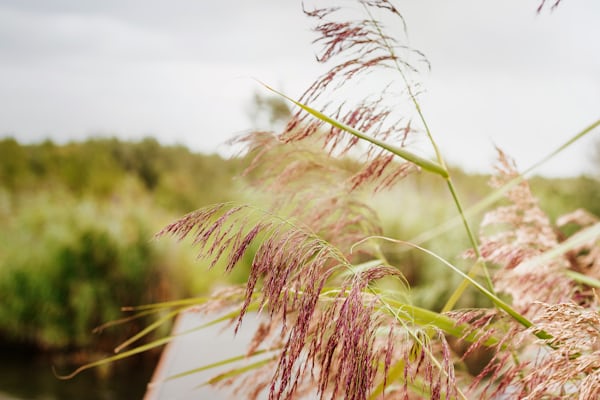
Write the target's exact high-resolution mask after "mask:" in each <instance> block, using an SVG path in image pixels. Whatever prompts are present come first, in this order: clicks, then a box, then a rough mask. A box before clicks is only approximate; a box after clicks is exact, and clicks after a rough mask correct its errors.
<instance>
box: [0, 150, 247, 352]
mask: <svg viewBox="0 0 600 400" xmlns="http://www.w3.org/2000/svg"><path fill="white" fill-rule="evenodd" d="M241 166H242V161H238V160H234V161H226V160H224V159H222V158H221V157H219V156H216V155H212V156H205V155H199V154H193V153H191V152H190V151H189V150H188V149H186V148H184V147H181V146H173V147H164V146H161V145H159V144H158V142H156V141H155V140H153V139H145V140H143V141H141V142H121V141H119V140H117V139H91V140H88V141H85V142H81V143H69V144H65V145H56V144H53V143H52V142H50V141H47V142H44V143H40V144H33V145H21V144H19V143H18V142H17V141H15V140H14V139H3V140H0V226H2V229H1V230H0V303H1V304H2V307H0V337H2V338H3V339H5V340H9V341H16V342H20V343H21V344H27V345H34V346H37V347H39V348H46V349H63V348H82V347H86V348H96V349H102V350H112V348H113V347H114V346H115V345H116V344H118V343H119V342H120V341H121V340H123V339H125V338H126V337H128V336H129V334H130V333H131V331H132V329H135V327H134V326H130V327H129V328H128V330H127V331H123V330H122V329H121V330H119V329H110V330H108V331H106V332H105V333H104V334H103V335H101V336H97V335H91V332H92V330H93V329H94V328H95V327H97V326H99V325H101V324H103V323H105V322H107V321H111V320H115V319H118V318H121V317H122V316H123V314H122V312H121V307H122V306H127V305H139V304H147V303H153V302H157V301H163V300H169V299H172V298H176V297H181V296H186V295H192V294H196V293H198V291H206V290H208V289H209V288H210V286H211V285H212V284H213V283H214V282H215V281H217V278H216V277H215V275H216V274H205V275H204V276H202V277H195V276H194V277H191V275H192V272H191V271H192V269H193V268H195V267H196V265H195V262H194V257H193V256H192V254H191V252H190V254H178V255H177V256H174V255H173V254H172V253H173V252H172V246H173V243H165V242H162V243H156V242H154V241H152V240H151V239H152V237H153V235H154V233H155V232H157V231H158V230H159V228H160V227H162V226H163V225H164V224H165V223H167V222H169V221H170V220H172V219H175V217H176V216H177V215H179V214H180V213H181V212H184V211H187V210H190V209H193V208H196V207H198V206H202V205H206V204H209V203H215V202H218V201H223V200H224V199H226V198H231V197H236V196H237V195H236V194H235V192H236V189H235V188H234V187H233V186H232V185H231V184H229V182H232V177H233V175H234V174H237V173H239V171H240V170H241ZM179 253H180V252H179ZM238 279H240V280H241V279H245V277H244V278H242V277H239V278H238ZM144 323H147V321H146V322H144V321H140V324H144ZM98 340H99V341H100V342H97V341H98ZM94 341H95V343H93V344H92V342H94Z"/></svg>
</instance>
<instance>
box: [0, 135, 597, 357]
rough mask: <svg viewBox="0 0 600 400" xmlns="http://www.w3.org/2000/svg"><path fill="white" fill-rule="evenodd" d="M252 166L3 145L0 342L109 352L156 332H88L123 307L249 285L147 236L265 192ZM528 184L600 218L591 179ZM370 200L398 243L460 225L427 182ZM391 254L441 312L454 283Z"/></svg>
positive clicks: (469, 192)
mask: <svg viewBox="0 0 600 400" xmlns="http://www.w3.org/2000/svg"><path fill="white" fill-rule="evenodd" d="M246 165H247V160H246V159H243V158H233V159H228V160H226V159H223V158H221V157H220V156H217V155H202V154H195V153H192V152H190V151H189V150H188V149H187V148H185V147H182V146H163V145H160V144H159V143H158V142H156V141H155V140H153V139H144V140H142V141H138V142H124V141H120V140H117V139H92V140H88V141H85V142H79V143H69V144H65V145H57V144H54V143H52V142H50V141H46V142H43V143H39V144H30V145H24V144H20V143H18V142H17V141H15V140H14V139H10V138H8V139H3V140H0V304H1V307H0V341H2V342H4V343H13V344H15V343H17V344H23V345H29V346H35V347H36V348H40V349H45V350H76V349H81V348H87V349H90V348H94V349H96V350H103V351H108V350H111V349H112V348H113V347H114V346H115V345H116V344H117V343H118V341H120V340H123V339H125V338H126V337H128V336H130V335H131V334H132V333H133V332H134V331H137V330H139V329H140V327H143V326H146V325H147V324H148V320H140V321H139V322H138V323H133V324H127V325H126V328H123V329H112V328H111V329H110V330H107V331H106V332H104V333H103V334H102V335H93V334H92V333H91V332H92V330H93V328H95V327H97V326H99V325H101V324H103V323H105V322H107V321H111V320H116V319H118V318H121V317H122V316H123V314H122V313H121V307H122V306H127V305H139V304H147V303H152V302H158V301H164V300H169V299H174V298H181V297H183V296H191V295H196V294H199V293H203V292H206V291H208V290H209V289H210V288H211V286H213V285H215V284H217V283H219V282H224V281H225V280H228V281H232V280H233V281H239V282H242V281H244V278H245V275H244V274H245V271H244V268H240V269H238V270H237V271H236V272H234V273H235V274H237V275H234V276H228V277H224V276H223V273H222V270H221V269H219V268H215V269H213V270H210V271H209V270H208V269H207V268H206V266H204V265H200V264H201V261H198V260H196V259H195V255H194V250H193V248H192V247H191V246H189V245H187V244H186V245H178V244H176V243H175V242H174V241H169V240H167V239H161V240H159V241H155V240H152V239H153V235H154V234H155V233H156V232H157V231H159V230H160V229H161V228H162V227H164V226H165V225H166V224H168V223H169V222H171V221H173V220H174V219H176V218H178V217H180V216H182V215H183V214H184V213H186V212H189V211H192V210H194V209H197V208H199V207H201V206H204V205H207V204H212V203H217V202H223V201H230V200H242V201H248V200H250V201H252V200H253V199H252V196H256V195H257V194H258V193H255V194H254V195H252V194H249V193H251V192H248V191H247V186H246V184H245V182H244V180H243V179H241V178H238V177H239V176H240V175H241V172H242V171H243V169H244V168H245V166H246ZM453 176H454V180H455V183H456V185H457V187H458V189H459V190H460V192H461V194H462V197H463V201H464V202H465V204H466V205H467V207H468V205H472V204H474V203H475V202H477V201H478V200H480V199H481V198H483V197H484V196H485V195H486V194H487V193H489V192H490V189H489V188H488V186H487V184H486V182H487V180H488V177H486V176H482V175H469V174H466V173H464V172H462V171H460V170H456V171H454V175H453ZM531 185H532V188H533V190H534V192H535V193H536V194H537V195H539V196H540V202H541V205H542V208H544V209H545V210H546V211H547V212H548V214H549V215H550V217H551V218H553V219H554V218H556V217H557V216H559V215H561V214H563V213H566V212H569V211H571V210H573V209H575V208H579V207H583V208H586V209H588V210H589V211H591V212H592V213H594V214H596V215H600V184H599V183H598V181H597V180H595V179H593V178H590V177H579V178H572V179H560V180H557V179H553V180H552V179H544V178H534V179H533V180H532V181H531ZM365 198H366V199H367V201H368V202H369V203H370V204H371V206H372V207H373V208H374V209H375V210H376V211H377V212H378V214H379V218H380V219H381V224H382V226H383V227H384V234H386V235H389V236H392V237H395V238H401V239H403V240H410V239H412V238H415V237H417V236H418V235H419V234H420V233H422V232H424V231H427V230H429V229H432V228H435V227H436V226H437V225H439V224H440V223H441V222H443V221H446V220H447V219H449V218H452V217H453V216H455V215H456V211H455V210H454V208H453V206H452V201H451V200H450V198H449V197H448V194H447V188H446V187H445V186H444V185H443V182H440V181H439V179H437V178H436V177H431V176H430V175H429V174H416V175H413V176H411V177H409V178H407V180H406V182H403V183H401V184H400V185H399V187H398V189H395V190H393V191H391V192H385V193H380V194H378V195H376V196H369V195H368V194H367V196H366V197H365ZM255 199H256V200H257V201H260V200H258V198H257V197H256V198H255ZM474 222H475V224H476V222H477V221H474ZM459 231H460V232H462V230H461V229H458V230H456V231H453V232H459ZM453 232H450V233H448V234H446V236H447V240H445V241H444V240H439V238H438V240H436V241H434V242H432V243H435V245H436V246H438V247H437V248H432V250H433V251H436V252H437V253H439V254H441V255H442V256H445V257H450V255H455V256H456V259H457V260H458V259H460V255H461V252H462V250H463V249H465V248H467V247H468V244H467V240H466V238H463V237H457V236H456V235H455V234H454V233H453ZM384 247H385V249H384V250H385V251H386V253H388V256H389V258H390V261H392V262H393V263H394V264H395V265H397V266H398V267H399V268H401V269H402V270H403V272H404V273H405V275H406V277H407V280H408V281H409V283H410V284H411V286H412V295H413V298H414V301H415V302H416V303H420V304H421V305H423V306H426V307H431V308H433V309H436V308H439V307H440V306H441V304H443V302H444V301H445V299H446V298H447V294H449V293H450V292H451V290H452V289H453V287H454V286H455V284H456V283H457V282H454V281H455V280H457V278H456V276H454V274H451V273H448V272H446V271H445V270H444V269H443V268H441V267H440V266H439V265H436V262H435V261H434V260H431V259H430V258H427V257H425V256H422V255H421V254H419V253H417V252H406V251H402V250H399V249H398V246H393V245H386V246H384ZM453 261H455V260H453ZM463 301H467V302H468V301H472V302H476V301H477V299H476V298H474V297H473V298H472V299H469V297H467V296H466V297H465V298H464V300H463Z"/></svg>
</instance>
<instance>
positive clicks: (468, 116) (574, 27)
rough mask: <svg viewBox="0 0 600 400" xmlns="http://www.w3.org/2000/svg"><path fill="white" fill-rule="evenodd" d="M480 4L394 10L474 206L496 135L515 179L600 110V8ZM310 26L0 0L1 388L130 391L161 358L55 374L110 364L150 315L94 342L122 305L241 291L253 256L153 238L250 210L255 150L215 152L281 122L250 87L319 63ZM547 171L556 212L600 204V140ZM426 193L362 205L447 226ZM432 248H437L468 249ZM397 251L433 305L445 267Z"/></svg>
mask: <svg viewBox="0 0 600 400" xmlns="http://www.w3.org/2000/svg"><path fill="white" fill-rule="evenodd" d="M398 3H399V5H400V9H402V6H403V4H402V3H403V2H398ZM479 3H480V2H472V1H471V2H469V1H466V0H463V1H460V2H454V4H453V6H452V8H449V6H440V5H439V4H438V3H436V6H434V5H433V2H431V1H422V2H419V5H415V4H406V5H404V6H406V14H405V18H406V20H407V24H408V27H407V29H408V34H409V39H410V42H411V44H412V45H413V46H415V47H417V48H419V49H421V50H423V51H424V52H425V53H426V55H427V56H428V57H429V59H430V61H431V63H432V70H431V72H429V73H428V75H426V76H424V85H425V87H426V89H427V90H426V92H425V93H423V95H422V96H423V104H422V105H423V108H424V110H425V113H426V116H427V117H428V118H430V121H431V126H432V129H433V133H434V135H437V136H436V138H437V139H439V144H440V147H441V150H442V152H444V153H445V154H446V155H447V157H448V160H449V161H450V162H452V163H453V165H454V166H455V168H456V172H455V175H454V176H455V180H456V185H457V187H458V189H459V190H460V191H461V194H462V196H463V199H464V201H465V203H466V205H467V206H468V205H469V204H474V203H475V202H476V201H477V200H479V199H481V198H482V197H483V196H485V194H486V193H488V187H487V186H486V185H487V179H488V174H489V173H490V172H491V166H492V165H493V163H494V145H498V146H500V147H502V148H503V149H504V150H505V151H506V152H507V153H508V154H509V155H511V156H513V157H515V159H516V161H517V163H518V165H519V166H520V167H521V168H522V169H524V168H526V167H528V166H530V165H531V164H533V163H534V162H535V161H537V160H538V159H540V158H541V157H542V156H543V155H545V154H546V153H548V152H549V151H551V150H553V149H554V148H555V147H557V146H558V145H560V144H561V143H562V142H563V141H565V140H567V139H568V138H569V137H570V136H571V135H573V134H574V133H576V132H577V131H579V130H580V129H582V128H583V127H584V126H586V125H587V124H589V123H590V122H592V121H593V120H594V119H596V118H597V117H598V110H600V91H599V89H598V88H600V74H598V71H599V69H600V58H598V57H600V51H598V50H599V49H597V48H595V47H597V46H598V45H597V44H596V43H595V42H594V41H592V40H591V39H590V38H593V37H600V31H599V29H600V26H599V25H598V24H597V23H595V21H597V17H598V16H599V15H600V6H599V4H600V3H598V2H594V1H585V2H583V3H582V2H579V3H578V4H574V3H573V2H564V4H563V5H561V7H559V8H558V9H556V10H555V11H554V12H549V11H545V12H544V13H542V14H541V15H536V13H535V9H536V6H537V2H535V1H530V2H525V4H524V2H522V1H517V0H513V1H506V2H503V3H502V4H493V5H492V4H486V5H482V4H479ZM572 3H573V4H572ZM312 38H313V36H312V34H311V32H310V31H309V25H308V21H307V20H306V19H305V18H304V17H303V15H302V11H301V8H300V5H299V2H295V1H289V0H286V1H274V0H269V1H261V2H253V3H252V5H250V3H247V2H243V1H230V2H210V3H209V2H202V1H200V2H198V1H195V2H193V1H182V0H179V1H174V2H169V3H168V4H167V3H165V2H157V1H144V2H142V1H136V0H129V1H106V2H94V3H89V4H88V3H86V4H84V3H81V2H68V1H59V0H52V1H41V0H40V1H28V2H21V1H16V0H15V1H9V0H0V59H2V60H3V61H2V63H0V304H2V306H1V307H0V399H2V398H4V396H6V397H7V398H17V399H37V398H44V399H69V398H72V399H76V398H81V397H82V394H85V397H86V398H98V399H104V398H140V397H141V396H142V394H143V393H144V390H145V386H146V384H147V382H148V380H149V378H150V374H151V373H152V371H153V369H154V366H155V363H156V360H157V357H158V355H159V354H158V353H157V352H154V353H150V354H147V355H144V356H141V357H136V358H133V359H131V360H127V361H125V362H122V363H117V364H115V365H113V366H111V367H109V368H102V369H99V370H96V371H88V372H86V373H84V374H82V375H81V376H78V377H76V378H75V379H73V380H70V381H59V380H57V379H56V378H55V377H54V375H53V373H52V367H53V366H54V367H57V368H58V369H62V370H68V369H69V368H73V367H74V366H78V365H81V364H82V363H85V362H89V361H90V360H94V359H97V358H99V357H103V356H105V355H107V354H110V353H111V352H112V349H113V348H114V347H115V346H116V345H117V344H118V343H119V342H120V341H122V340H124V339H125V338H127V337H129V336H130V335H131V334H132V333H133V332H135V331H136V329H139V328H140V327H143V326H145V325H146V324H148V323H149V320H146V321H143V320H141V321H139V322H136V323H132V324H129V325H126V326H125V327H117V328H110V329H106V330H104V331H103V332H101V333H92V330H93V329H94V328H95V327H97V326H100V325H102V324H103V323H105V322H108V321H111V320H115V319H118V318H120V317H121V316H122V314H121V311H120V308H121V307H122V306H126V305H138V304H146V303H151V302H157V301H164V300H168V299H174V298H181V297H183V296H192V295H198V294H207V293H209V291H210V290H211V288H213V287H215V285H221V284H226V283H229V282H234V283H241V282H243V281H244V279H245V273H246V270H245V268H239V269H237V270H235V271H234V273H233V274H232V275H228V276H224V275H223V274H222V272H221V270H220V269H219V268H218V266H217V267H215V268H214V269H212V270H210V271H209V270H207V268H206V265H204V264H203V263H202V261H198V260H196V258H195V253H194V250H193V249H192V248H191V246H189V243H176V242H175V241H172V240H169V239H161V240H154V239H153V235H154V233H156V232H157V231H159V230H160V229H161V228H162V227H164V226H165V225H166V224H168V223H169V222H171V221H173V220H175V219H176V218H178V217H180V216H181V215H183V214H185V213H186V212H189V211H192V210H194V209H196V208H199V207H201V206H204V205H207V204H212V203H216V202H222V201H229V200H239V201H244V202H250V203H256V204H259V205H260V194H259V193H256V192H255V191H253V190H251V189H250V188H249V187H248V185H247V182H246V180H245V179H244V178H242V177H240V174H241V172H242V171H243V170H244V168H245V166H247V164H248V162H249V160H248V159H246V158H244V157H236V156H235V152H234V151H233V150H231V149H230V148H228V147H227V146H226V145H224V144H223V143H225V142H226V141H227V140H228V139H230V138H231V137H233V136H234V135H236V134H239V133H240V132H242V131H244V130H247V129H277V128H279V127H281V126H282V123H283V122H284V121H285V117H286V115H287V112H288V110H287V109H286V107H285V106H284V105H283V104H282V103H281V102H280V101H278V100H277V99H273V98H271V97H269V96H268V95H267V94H266V93H265V92H264V91H263V90H262V89H261V88H260V86H258V85H257V84H256V82H255V81H254V80H253V79H252V78H259V79H261V80H264V81H266V82H268V83H271V84H273V85H274V86H276V87H278V88H280V89H281V90H283V91H285V92H286V93H289V94H290V95H292V96H297V95H299V94H301V92H302V90H303V89H304V88H305V87H306V86H307V85H308V84H309V83H310V82H311V80H312V79H313V78H314V77H316V74H318V73H319V71H320V67H318V66H316V65H315V63H314V61H313V59H314V57H313V54H314V52H313V51H312V50H311V46H310V41H311V40H312ZM257 93H258V94H257ZM416 145H417V146H418V145H419V144H418V143H416ZM540 172H541V173H542V175H541V176H537V177H534V178H533V179H532V180H531V185H532V188H533V191H534V193H535V194H536V195H538V196H540V202H541V205H542V208H543V209H544V210H545V211H546V212H547V213H548V214H549V215H550V216H551V218H556V216H558V215H560V214H562V213H565V212H568V211H571V210H573V209H575V208H578V207H583V208H586V209H588V210H589V211H590V212H592V213H594V214H595V215H600V182H599V180H598V179H599V178H600V138H599V137H598V135H597V134H595V135H594V134H592V135H590V137H588V138H586V139H585V140H584V141H582V143H580V144H578V145H577V146H574V147H573V148H570V149H569V150H568V151H566V152H564V154H561V155H560V157H557V158H556V159H553V160H552V161H551V163H549V165H547V166H545V167H544V169H543V170H541V171H540ZM436 183H437V182H433V181H432V179H431V178H430V177H428V176H425V175H416V176H412V177H410V178H409V179H408V181H407V182H406V183H405V184H404V185H403V186H402V189H401V190H399V191H391V192H385V193H381V194H378V195H377V196H374V197H373V198H371V199H369V203H370V204H371V205H373V207H374V208H376V209H378V210H380V215H379V217H380V219H381V221H383V226H384V230H385V234H386V235H389V236H393V237H402V238H407V239H408V238H411V237H414V236H416V235H417V234H418V233H420V232H423V231H425V230H427V229H430V228H432V227H434V226H436V224H438V223H440V222H441V221H445V220H446V219H448V218H450V217H452V216H454V210H453V207H452V205H451V204H450V203H449V202H448V198H447V197H446V196H447V194H446V193H445V191H443V190H441V189H440V188H439V186H437V185H436ZM425 202H426V207H424V204H425ZM440 242H441V243H445V245H446V246H447V248H443V249H442V248H440V249H433V250H434V251H436V252H438V253H440V254H460V252H461V251H462V250H463V249H464V248H465V247H466V243H461V242H460V241H457V240H453V238H448V240H446V241H440ZM398 257H399V259H398V260H395V261H397V263H398V264H399V265H402V266H403V268H404V269H403V272H404V274H405V275H406V277H407V279H408V280H409V282H410V283H411V285H412V287H413V291H412V293H413V295H414V297H415V301H416V302H417V303H418V304H420V305H422V306H424V307H430V308H433V309H439V308H440V307H441V305H442V304H441V303H440V301H443V300H440V299H445V298H446V297H447V293H448V292H449V291H450V290H451V288H452V287H454V286H455V284H456V280H457V279H456V278H455V277H453V276H451V275H450V274H449V273H446V272H445V271H442V270H440V269H439V268H438V267H436V266H435V265H434V263H432V262H431V261H428V260H427V259H425V258H423V259H417V258H415V256H414V255H413V256H412V258H405V259H403V258H402V257H404V256H403V255H402V254H400V255H398ZM440 274H447V277H446V278H447V279H440ZM433 278H437V279H433ZM463 301H465V302H473V304H475V303H476V302H477V301H480V299H478V298H477V296H475V295H474V294H473V295H472V296H471V297H469V296H466V297H465V298H464V299H463ZM161 333H163V334H164V333H166V332H159V333H158V334H161ZM90 387H94V388H95V389H96V390H94V392H93V393H90V392H89V388H90ZM94 396H95V397H94Z"/></svg>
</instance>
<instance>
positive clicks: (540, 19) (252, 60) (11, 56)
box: [0, 0, 600, 175]
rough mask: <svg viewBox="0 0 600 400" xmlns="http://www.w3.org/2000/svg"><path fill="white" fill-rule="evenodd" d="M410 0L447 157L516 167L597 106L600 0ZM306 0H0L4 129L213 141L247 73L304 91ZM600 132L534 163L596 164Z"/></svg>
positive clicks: (31, 135)
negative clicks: (501, 154) (554, 1)
mask: <svg viewBox="0 0 600 400" xmlns="http://www.w3.org/2000/svg"><path fill="white" fill-rule="evenodd" d="M538 3H539V1H538V0H503V1H500V2H498V1H484V0H453V1H443V0H418V1H417V0H412V1H409V0H400V1H397V2H396V4H397V5H398V7H399V9H400V11H401V12H402V13H403V14H404V17H405V19H406V22H407V24H408V35H409V40H410V44H411V46H413V47H415V48H417V49H420V50H422V51H423V52H424V53H425V54H426V55H427V57H428V59H429V60H430V62H431V64H432V69H431V71H430V72H428V73H426V75H425V76H423V81H424V84H425V89H426V93H424V94H423V96H422V97H421V100H422V105H423V108H424V112H425V116H426V118H427V119H428V121H429V123H430V125H431V128H432V130H433V134H434V136H435V137H436V138H437V139H438V141H439V143H440V147H441V150H442V152H443V153H444V154H446V157H447V159H448V160H449V161H450V162H453V163H458V164H460V165H462V166H463V167H465V168H467V169H469V170H480V171H489V170H490V166H491V164H492V162H493V159H494V146H495V145H498V146H500V147H502V148H503V149H504V150H505V151H506V152H507V153H508V154H510V155H511V156H513V157H514V158H515V159H516V161H517V164H518V165H519V166H520V167H521V168H522V169H524V168H526V167H528V166H529V165H530V164H532V163H534V162H535V161H537V160H538V159H539V158H541V157H543V156H544V155H545V154H546V153H548V152H550V151H551V150H553V149H554V148H555V147H557V146H559V145H560V144H561V143H562V142H564V141H565V140H567V139H568V138H569V137H570V136H572V135H574V134H575V133H577V132H578V131H579V130H581V129H582V128H584V127H585V126H587V125H589V124H590V123H592V122H594V121H596V120H597V119H598V118H600V23H599V22H598V21H600V1H598V0H578V1H569V0H564V1H563V2H562V3H561V5H560V6H559V7H558V8H557V9H556V10H555V11H554V12H550V11H549V10H546V11H544V12H543V13H542V14H541V15H537V14H536V12H535V11H536V8H537V5H538ZM300 4H301V3H300V1H297V0H254V1H248V0H212V1H208V0H171V1H158V0H102V1H99V0H98V1H82V0H71V1H67V0H0V136H2V137H4V136H14V137H16V138H17V139H19V140H21V141H24V142H32V141H39V140H43V139H46V138H51V139H53V140H55V141H59V142H64V141H67V140H71V139H82V138H86V137H88V136H91V135H105V136H106V135H116V136H119V137H123V138H128V139H131V138H140V137H143V136H147V135H151V136H154V137H156V138H158V139H159V140H161V141H162V142H165V143H181V144H185V145H188V146H190V147H191V148H192V149H194V150H199V151H204V152H214V151H225V149H226V148H225V147H224V146H223V145H222V143H223V142H225V141H226V140H227V139H229V138H231V137H232V136H234V135H235V134H237V133H239V132H241V131H244V130H246V129H248V128H250V127H251V120H250V118H249V117H248V115H247V109H248V104H249V102H250V101H251V99H252V95H253V93H254V92H255V91H261V90H263V89H261V88H260V87H259V86H258V85H257V84H256V83H255V82H254V81H253V80H252V77H256V78H259V79H261V80H263V81H265V82H267V83H270V84H272V85H274V86H276V87H278V88H280V89H282V90H283V91H285V92H286V93H288V94H290V95H292V96H294V97H297V96H299V95H300V94H301V93H302V92H303V89H305V88H306V87H307V86H308V85H309V84H310V83H311V81H312V80H313V79H314V78H315V77H316V76H317V74H318V73H319V71H321V70H322V69H320V67H319V66H318V65H316V62H315V61H314V54H315V49H314V48H313V47H312V45H311V43H310V42H311V40H312V39H313V38H314V35H313V33H312V32H311V31H310V26H311V25H310V23H311V22H310V21H309V20H308V19H307V18H306V17H304V15H303V14H302V11H301V5H300ZM599 141H600V131H596V132H594V133H593V134H591V135H589V137H588V138H587V139H585V140H584V141H582V142H581V143H580V144H579V145H577V146H576V147H573V148H571V149H569V150H568V151H567V152H566V153H564V154H563V155H562V156H560V157H559V158H556V159H554V160H552V161H551V162H550V163H549V164H548V165H546V166H545V167H544V168H543V169H542V170H541V171H540V172H542V173H545V174H549V175H573V174H579V173H581V172H585V171H591V168H592V166H591V159H592V150H591V149H592V147H593V144H594V143H597V142H599Z"/></svg>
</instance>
